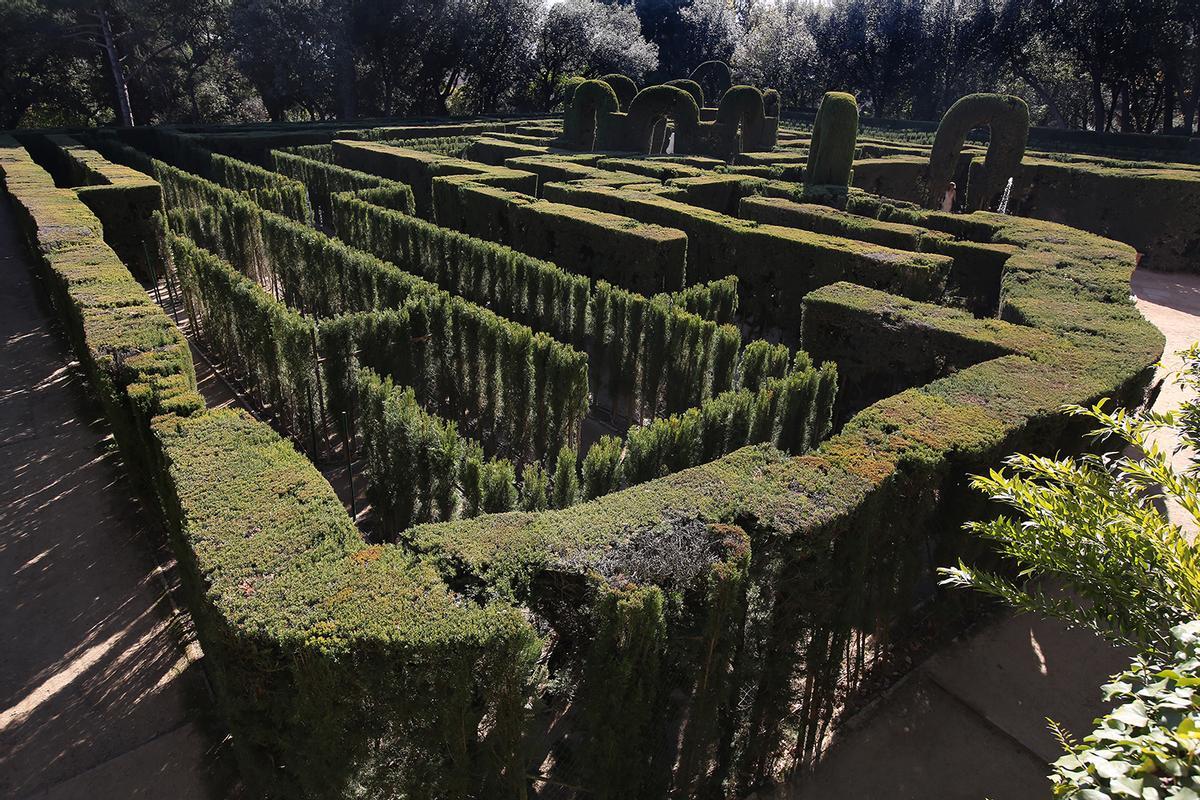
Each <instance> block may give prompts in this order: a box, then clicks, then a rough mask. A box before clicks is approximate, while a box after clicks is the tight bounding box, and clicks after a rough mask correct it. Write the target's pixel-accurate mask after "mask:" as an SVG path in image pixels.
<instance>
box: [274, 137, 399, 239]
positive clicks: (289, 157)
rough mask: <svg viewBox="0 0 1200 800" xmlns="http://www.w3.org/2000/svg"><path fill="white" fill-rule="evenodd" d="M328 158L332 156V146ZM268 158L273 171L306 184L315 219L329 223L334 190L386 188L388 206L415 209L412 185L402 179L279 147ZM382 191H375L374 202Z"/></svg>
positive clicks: (380, 195)
mask: <svg viewBox="0 0 1200 800" xmlns="http://www.w3.org/2000/svg"><path fill="white" fill-rule="evenodd" d="M330 158H332V150H331V151H330ZM271 161H272V167H273V169H274V170H275V171H276V172H278V173H280V174H281V175H286V176H288V177H289V178H293V179H295V180H297V181H299V182H300V183H303V184H304V185H305V187H307V189H308V196H309V199H310V200H311V202H312V207H313V209H314V210H315V212H316V216H317V220H318V221H320V222H324V223H325V224H327V225H328V224H331V220H332V214H333V209H332V208H331V205H330V203H331V197H332V195H334V194H335V193H337V192H347V191H353V190H357V189H374V188H384V189H387V190H389V191H388V192H387V193H386V194H389V195H391V198H392V199H390V202H389V205H390V206H391V207H393V208H397V209H398V210H399V211H402V212H403V213H405V214H412V213H414V211H415V208H416V206H415V202H416V201H415V200H414V199H413V194H412V189H410V188H408V186H406V185H405V184H403V183H397V182H395V181H389V180H387V179H385V178H380V177H379V176H377V175H368V174H367V173H365V172H359V171H357V170H352V169H346V168H345V167H339V166H338V165H336V164H333V163H326V162H324V161H317V160H315V159H311V158H305V157H304V156H301V155H296V154H293V153H285V152H282V151H280V150H273V151H271ZM384 194H385V193H382V192H381V193H376V195H375V197H376V202H378V201H379V199H380V198H381V197H382V196H383V195H384Z"/></svg>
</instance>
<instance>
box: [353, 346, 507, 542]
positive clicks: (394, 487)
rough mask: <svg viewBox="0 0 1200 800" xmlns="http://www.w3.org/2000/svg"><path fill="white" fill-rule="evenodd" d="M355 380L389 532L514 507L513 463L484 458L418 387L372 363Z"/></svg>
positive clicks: (371, 475) (369, 472) (371, 476)
mask: <svg viewBox="0 0 1200 800" xmlns="http://www.w3.org/2000/svg"><path fill="white" fill-rule="evenodd" d="M356 378H357V381H356V382H357V396H358V411H359V414H358V419H359V425H360V428H361V430H362V441H363V453H364V461H365V462H366V463H365V467H366V470H365V471H366V477H367V496H368V498H370V501H371V506H372V507H373V508H374V509H375V511H376V513H377V514H378V515H379V518H380V520H381V521H382V523H383V526H384V530H385V531H386V533H387V535H388V537H389V538H393V539H394V538H396V537H398V536H399V535H400V534H402V533H403V532H404V531H405V530H407V529H408V528H409V527H411V526H412V525H414V524H416V523H421V522H431V521H434V520H442V521H445V520H452V519H458V518H459V517H460V516H467V517H472V516H476V515H478V514H482V513H491V512H495V511H510V510H512V509H513V508H515V507H516V501H517V494H516V491H517V490H516V481H515V476H514V473H513V466H512V464H511V463H510V462H508V461H505V460H502V459H501V460H494V459H486V458H484V457H483V453H482V449H481V448H480V446H479V445H478V444H477V443H475V442H473V441H471V440H469V439H465V438H463V437H461V436H459V434H458V431H457V428H456V426H455V424H454V423H453V422H445V421H443V420H442V419H441V418H440V417H437V416H435V415H433V414H429V413H427V412H425V411H424V410H422V408H421V403H419V402H418V400H417V397H416V393H415V392H414V390H413V389H412V387H397V386H396V385H395V384H394V383H393V382H392V380H391V378H383V379H381V378H380V377H379V375H378V374H376V373H375V372H374V371H372V370H370V369H360V370H359V371H358V373H357V376H356ZM460 487H462V488H461V494H462V497H461V498H460V496H459V493H460Z"/></svg>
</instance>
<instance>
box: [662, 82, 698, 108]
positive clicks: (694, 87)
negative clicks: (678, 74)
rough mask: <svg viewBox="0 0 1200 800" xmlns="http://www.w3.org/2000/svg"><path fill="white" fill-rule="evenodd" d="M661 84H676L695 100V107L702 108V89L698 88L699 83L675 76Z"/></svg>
mask: <svg viewBox="0 0 1200 800" xmlns="http://www.w3.org/2000/svg"><path fill="white" fill-rule="evenodd" d="M663 86H678V87H679V88H680V89H683V90H684V91H685V92H687V93H688V94H690V95H691V96H692V99H693V100H695V101H696V107H697V108H704V89H702V88H700V84H698V83H696V82H695V81H693V80H691V79H689V78H676V79H675V80H673V81H667V82H666V83H664V84H663Z"/></svg>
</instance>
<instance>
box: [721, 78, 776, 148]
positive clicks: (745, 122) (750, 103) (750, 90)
mask: <svg viewBox="0 0 1200 800" xmlns="http://www.w3.org/2000/svg"><path fill="white" fill-rule="evenodd" d="M718 96H719V97H720V98H721V102H720V105H719V106H718V107H717V120H716V121H717V122H718V123H720V124H722V125H729V126H731V127H733V128H739V127H740V129H741V141H740V142H739V147H738V150H757V149H759V145H760V143H761V142H762V141H763V139H764V137H765V133H764V126H765V125H766V113H765V111H764V106H763V95H762V92H760V91H759V90H758V89H756V88H754V87H753V86H733V87H730V88H729V89H728V90H727V91H726V92H724V93H723V94H721V95H718Z"/></svg>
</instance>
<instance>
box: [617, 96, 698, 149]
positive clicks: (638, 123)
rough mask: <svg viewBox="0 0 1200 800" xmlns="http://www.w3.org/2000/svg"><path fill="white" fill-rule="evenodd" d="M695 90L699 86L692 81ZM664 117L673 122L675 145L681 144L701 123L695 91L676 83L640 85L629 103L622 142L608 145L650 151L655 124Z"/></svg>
mask: <svg viewBox="0 0 1200 800" xmlns="http://www.w3.org/2000/svg"><path fill="white" fill-rule="evenodd" d="M691 83H693V85H695V84H694V82H691ZM695 90H696V91H697V92H699V91H700V87H699V86H698V85H695ZM701 98H702V99H703V95H701ZM667 117H669V118H670V119H671V122H672V123H674V125H675V141H676V145H677V147H678V146H681V144H682V143H683V142H686V141H687V140H688V137H691V136H694V135H695V132H696V131H697V130H698V129H699V127H700V104H699V103H697V102H696V97H695V95H693V94H691V93H689V91H688V90H687V89H683V88H680V87H679V86H669V85H659V86H648V87H646V88H645V89H642V90H641V91H640V92H638V93H637V96H636V97H634V98H633V100H632V102H630V104H629V111H628V118H627V119H626V120H625V132H624V143H623V144H622V145H621V146H620V147H618V148H611V149H622V150H633V151H634V152H637V153H649V152H651V138H652V136H653V133H654V126H655V125H657V124H658V122H659V121H660V120H662V119H664V118H667ZM680 152H684V151H683V150H681V151H680Z"/></svg>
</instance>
